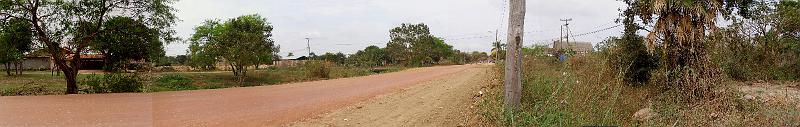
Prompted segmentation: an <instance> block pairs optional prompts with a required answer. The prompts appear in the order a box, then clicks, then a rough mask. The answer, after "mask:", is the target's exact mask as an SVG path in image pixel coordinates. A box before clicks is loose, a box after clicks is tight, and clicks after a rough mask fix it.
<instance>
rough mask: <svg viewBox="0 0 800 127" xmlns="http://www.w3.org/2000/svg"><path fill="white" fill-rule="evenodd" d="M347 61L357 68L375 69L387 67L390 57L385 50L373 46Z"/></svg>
mask: <svg viewBox="0 0 800 127" xmlns="http://www.w3.org/2000/svg"><path fill="white" fill-rule="evenodd" d="M347 61H349V62H350V63H351V64H353V65H356V66H368V67H375V66H383V65H386V64H387V63H388V62H389V61H390V57H389V55H388V54H387V53H386V50H385V49H382V48H380V47H378V46H374V45H373V46H368V47H367V48H365V49H364V50H360V51H358V52H356V54H353V55H351V56H350V57H349V58H347Z"/></svg>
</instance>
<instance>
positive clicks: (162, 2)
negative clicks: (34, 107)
mask: <svg viewBox="0 0 800 127" xmlns="http://www.w3.org/2000/svg"><path fill="white" fill-rule="evenodd" d="M174 2H175V0H3V1H0V19H7V18H17V19H22V20H24V21H27V22H29V23H30V24H32V26H31V29H32V30H33V31H34V32H35V33H36V34H35V35H36V37H35V38H36V40H37V42H38V43H40V44H38V45H41V46H43V47H44V48H45V49H46V50H47V51H48V53H49V54H50V56H53V60H54V64H55V65H56V66H58V68H59V69H61V71H63V72H64V77H65V79H66V81H67V82H66V84H67V90H66V93H67V94H76V93H78V85H77V82H76V78H77V76H78V70H79V69H80V65H81V62H80V59H81V58H80V57H81V54H83V53H84V52H85V51H87V50H88V49H87V48H88V46H89V45H90V43H91V41H93V40H94V38H96V37H97V36H98V35H100V34H102V33H106V32H110V30H106V29H104V28H103V27H102V26H104V24H105V22H106V21H108V20H109V17H116V16H126V17H132V18H134V19H137V20H142V21H144V22H145V24H147V25H148V26H150V27H151V28H154V29H157V30H158V32H159V33H160V34H159V35H161V37H160V39H163V40H164V42H172V41H175V40H177V38H175V37H173V36H172V35H173V33H174V32H175V31H174V30H173V29H171V27H172V25H173V24H174V23H175V21H177V17H176V16H175V15H174V12H175V9H173V8H172V7H171V6H170V5H171V4H172V3H174ZM61 56H66V57H61Z"/></svg>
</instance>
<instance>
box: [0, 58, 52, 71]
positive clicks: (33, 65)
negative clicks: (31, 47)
mask: <svg viewBox="0 0 800 127" xmlns="http://www.w3.org/2000/svg"><path fill="white" fill-rule="evenodd" d="M21 64H22V66H21V67H22V68H20V69H23V70H49V69H51V68H52V67H53V66H54V65H53V63H52V62H50V57H47V56H25V57H22V61H21ZM8 65H9V66H11V68H14V64H13V63H9V64H8ZM0 68H2V69H5V68H6V67H5V64H0Z"/></svg>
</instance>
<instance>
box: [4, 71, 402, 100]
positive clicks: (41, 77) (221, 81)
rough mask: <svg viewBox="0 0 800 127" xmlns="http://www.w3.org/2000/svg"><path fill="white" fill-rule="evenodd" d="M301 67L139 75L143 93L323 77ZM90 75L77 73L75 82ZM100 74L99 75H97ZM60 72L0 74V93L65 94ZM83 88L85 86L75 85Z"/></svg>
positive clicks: (338, 73) (336, 75) (360, 73)
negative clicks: (241, 74)
mask: <svg viewBox="0 0 800 127" xmlns="http://www.w3.org/2000/svg"><path fill="white" fill-rule="evenodd" d="M330 69H331V71H330V78H325V79H337V78H348V77H358V76H367V75H373V74H379V73H375V72H374V71H373V69H372V68H357V67H331V68H330ZM404 69H405V68H404V67H387V68H386V69H385V71H382V72H381V73H389V72H395V71H400V70H404ZM307 73H308V72H307V71H305V70H304V69H303V68H302V67H288V68H268V69H262V70H249V71H248V72H247V78H246V79H245V81H244V82H242V83H237V82H236V81H237V78H236V77H235V76H234V75H233V73H232V72H230V71H209V72H164V73H147V74H140V76H142V78H144V79H145V80H146V81H145V82H146V84H145V86H144V88H142V89H143V91H144V92H163V91H181V90H198V89H222V88H229V87H250V86H263V85H276V84H286V83H294V82H305V81H315V80H325V79H323V78H315V77H311V76H309V75H308V74H307ZM90 75H92V74H81V75H79V76H78V81H81V80H82V79H84V78H86V77H88V76H90ZM97 75H102V74H97ZM65 82H66V81H65V80H64V77H63V75H61V76H52V75H51V74H50V72H46V71H35V72H34V71H31V72H24V74H22V75H15V76H6V75H2V76H0V95H3V96H15V95H58V94H63V93H65V90H66V84H65ZM79 87H80V88H84V87H85V86H79Z"/></svg>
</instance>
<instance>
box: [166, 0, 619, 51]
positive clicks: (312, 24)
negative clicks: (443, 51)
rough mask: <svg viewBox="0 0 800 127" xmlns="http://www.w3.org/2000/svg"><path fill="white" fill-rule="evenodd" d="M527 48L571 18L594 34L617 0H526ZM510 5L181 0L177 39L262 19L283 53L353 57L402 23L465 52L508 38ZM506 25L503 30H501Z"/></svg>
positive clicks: (613, 15) (464, 0)
mask: <svg viewBox="0 0 800 127" xmlns="http://www.w3.org/2000/svg"><path fill="white" fill-rule="evenodd" d="M527 2H528V3H527V16H526V19H525V20H526V21H525V23H526V24H525V25H526V28H525V31H528V32H526V34H525V45H526V46H527V45H533V44H546V43H550V42H551V41H550V39H553V38H557V37H558V36H559V29H560V25H562V24H563V22H561V21H559V19H562V18H572V19H573V21H572V22H571V23H570V24H571V25H570V26H571V27H572V31H573V32H572V33H573V34H579V33H585V32H591V31H595V30H599V29H602V28H606V27H611V26H614V25H616V24H614V23H612V22H613V21H614V19H617V18H618V17H619V16H618V15H619V11H618V9H620V8H622V7H623V6H624V4H623V3H622V2H619V1H616V0H528V1H527ZM507 3H508V0H181V1H179V2H178V3H176V5H175V7H176V8H177V9H178V10H179V12H178V17H179V18H180V19H181V20H182V21H181V22H179V23H178V24H177V26H176V27H175V28H176V30H177V32H178V36H180V37H182V38H188V37H189V36H190V35H191V34H192V33H194V30H193V28H194V27H195V26H197V25H199V24H200V23H202V22H203V21H205V20H208V19H228V18H234V17H237V16H240V15H247V14H260V15H262V16H264V17H266V18H267V19H268V21H269V22H271V23H272V25H273V27H274V28H275V29H274V30H273V35H274V36H273V39H274V40H275V42H276V43H277V44H278V45H280V46H281V55H284V56H285V55H286V54H288V53H289V52H293V53H294V54H297V55H303V54H308V53H307V51H306V50H305V47H306V40H305V39H304V38H306V37H310V38H312V40H311V47H312V51H313V52H315V53H317V54H322V53H325V52H343V53H347V54H350V53H354V52H356V51H358V50H360V49H364V48H365V47H367V46H369V45H378V46H380V47H384V46H385V43H386V42H388V40H389V30H390V29H391V28H394V27H397V26H399V25H400V24H402V23H425V24H427V25H428V26H429V27H430V28H431V32H432V33H433V34H434V35H436V36H438V37H443V38H445V39H446V42H447V43H449V44H450V45H453V46H454V47H455V48H456V49H459V50H462V51H489V50H490V49H491V46H490V45H491V42H492V41H493V40H494V34H493V33H490V32H489V31H494V30H495V29H498V28H499V29H500V33H501V34H500V35H501V36H500V38H501V39H502V40H506V39H505V34H506V29H507V28H506V27H507V26H506V25H505V24H507V18H508V16H507V15H508V14H507V13H508V12H507V5H506V4H507ZM500 25H502V26H500ZM621 31H622V28H614V29H611V30H607V31H603V32H600V33H597V34H592V35H587V36H582V37H576V38H574V40H578V41H589V42H593V43H596V42H599V41H601V40H603V39H605V38H606V37H608V36H616V35H619V33H620V32H621ZM187 47H188V44H183V43H178V44H171V45H168V46H167V54H168V55H179V54H180V55H182V54H185V53H186V50H187Z"/></svg>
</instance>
